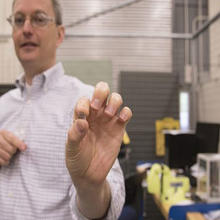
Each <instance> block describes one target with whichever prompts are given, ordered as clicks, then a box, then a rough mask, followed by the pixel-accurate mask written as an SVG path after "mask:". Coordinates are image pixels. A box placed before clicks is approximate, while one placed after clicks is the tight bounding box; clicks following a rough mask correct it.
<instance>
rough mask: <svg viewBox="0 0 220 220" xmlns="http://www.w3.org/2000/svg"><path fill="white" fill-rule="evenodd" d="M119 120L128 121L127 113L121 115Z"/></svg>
mask: <svg viewBox="0 0 220 220" xmlns="http://www.w3.org/2000/svg"><path fill="white" fill-rule="evenodd" d="M119 118H120V119H121V120H123V121H127V114H125V113H120V115H119Z"/></svg>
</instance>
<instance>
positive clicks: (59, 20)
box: [12, 0, 63, 25]
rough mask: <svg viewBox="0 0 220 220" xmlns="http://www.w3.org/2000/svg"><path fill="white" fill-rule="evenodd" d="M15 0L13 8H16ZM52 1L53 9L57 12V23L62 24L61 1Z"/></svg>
mask: <svg viewBox="0 0 220 220" xmlns="http://www.w3.org/2000/svg"><path fill="white" fill-rule="evenodd" d="M15 1H16V0H14V1H13V4H12V9H13V8H14V4H15ZM51 3H52V6H53V11H54V14H55V21H56V24H57V25H61V24H62V23H63V19H62V9H61V5H60V2H59V0H51Z"/></svg>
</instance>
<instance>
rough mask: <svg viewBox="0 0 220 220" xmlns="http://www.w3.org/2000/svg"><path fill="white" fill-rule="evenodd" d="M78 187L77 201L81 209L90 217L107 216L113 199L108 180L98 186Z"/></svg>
mask: <svg viewBox="0 0 220 220" xmlns="http://www.w3.org/2000/svg"><path fill="white" fill-rule="evenodd" d="M84 187H85V185H84V186H83V187H77V188H76V190H77V197H76V202H77V206H78V209H79V211H80V212H81V213H82V214H83V215H84V216H86V217H87V218H90V219H100V218H101V217H103V216H105V215H106V213H107V211H108V208H109V206H110V201H111V191H110V186H109V184H108V182H107V181H104V183H103V184H100V185H98V186H96V187H95V186H94V185H90V186H89V185H88V186H87V188H84Z"/></svg>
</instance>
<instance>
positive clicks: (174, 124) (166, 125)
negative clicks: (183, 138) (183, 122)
mask: <svg viewBox="0 0 220 220" xmlns="http://www.w3.org/2000/svg"><path fill="white" fill-rule="evenodd" d="M179 128H180V124H179V120H175V119H173V118H164V119H162V120H156V155H157V156H164V155H165V135H164V134H163V130H176V129H179Z"/></svg>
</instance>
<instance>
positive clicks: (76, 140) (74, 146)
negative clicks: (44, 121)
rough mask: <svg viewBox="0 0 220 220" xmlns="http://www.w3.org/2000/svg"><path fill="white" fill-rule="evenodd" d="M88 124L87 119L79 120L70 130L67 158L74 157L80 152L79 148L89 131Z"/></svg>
mask: <svg viewBox="0 0 220 220" xmlns="http://www.w3.org/2000/svg"><path fill="white" fill-rule="evenodd" d="M88 127H89V125H88V122H87V120H85V119H77V120H75V122H74V123H73V125H72V127H71V128H70V129H69V132H68V138H67V144H66V153H67V156H71V157H72V156H74V155H76V154H77V153H78V152H79V150H80V149H79V146H80V142H81V141H82V139H83V138H84V137H85V135H86V133H87V131H88Z"/></svg>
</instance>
